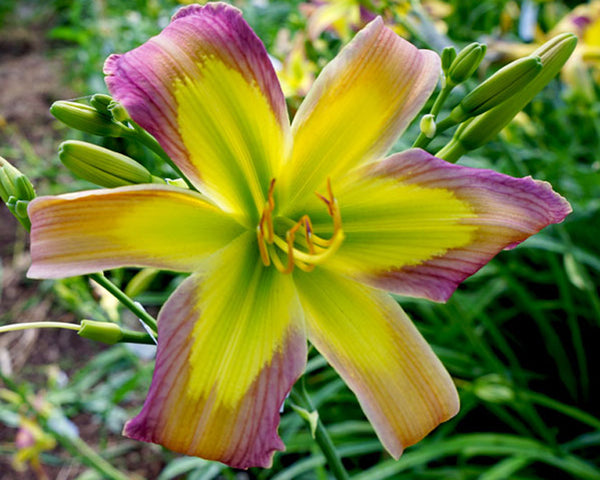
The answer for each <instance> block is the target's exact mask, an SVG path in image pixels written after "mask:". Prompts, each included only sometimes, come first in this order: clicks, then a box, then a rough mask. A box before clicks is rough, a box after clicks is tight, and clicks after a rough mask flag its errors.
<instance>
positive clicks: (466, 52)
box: [446, 42, 487, 86]
mask: <svg viewBox="0 0 600 480" xmlns="http://www.w3.org/2000/svg"><path fill="white" fill-rule="evenodd" d="M486 48H487V47H486V46H485V45H484V44H483V43H477V42H475V43H471V44H470V45H467V46H466V47H465V48H463V49H462V50H461V51H460V53H459V54H458V55H457V56H456V58H455V59H454V61H453V62H452V64H451V65H450V68H449V69H448V75H447V77H446V85H448V86H456V85H458V84H460V83H462V82H464V81H465V80H467V79H468V78H470V77H471V75H473V74H474V73H475V70H477V67H479V64H480V63H481V61H482V60H483V57H484V56H485V51H486Z"/></svg>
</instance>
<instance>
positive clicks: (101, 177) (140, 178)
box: [58, 140, 155, 188]
mask: <svg viewBox="0 0 600 480" xmlns="http://www.w3.org/2000/svg"><path fill="white" fill-rule="evenodd" d="M58 157H59V158H60V161H61V162H62V163H63V164H64V165H65V166H66V167H67V168H68V169H69V170H71V171H72V172H73V173H74V174H75V175H77V176H78V177H81V178H83V179H85V180H88V181H90V182H92V183H95V184H96V185H100V186H101V187H107V188H113V187H120V186H124V185H135V184H138V183H154V182H155V177H153V176H152V174H151V173H150V172H149V171H148V170H146V169H145V168H144V167H143V166H142V165H140V164H139V163H137V162H136V161H135V160H132V159H131V158H129V157H127V156H125V155H123V154H121V153H117V152H113V151H112V150H108V149H107V148H104V147H100V146H98V145H94V144H91V143H87V142H80V141H77V140H69V141H67V142H64V143H62V144H61V146H60V148H59V151H58Z"/></svg>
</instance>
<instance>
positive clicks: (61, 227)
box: [29, 3, 570, 468]
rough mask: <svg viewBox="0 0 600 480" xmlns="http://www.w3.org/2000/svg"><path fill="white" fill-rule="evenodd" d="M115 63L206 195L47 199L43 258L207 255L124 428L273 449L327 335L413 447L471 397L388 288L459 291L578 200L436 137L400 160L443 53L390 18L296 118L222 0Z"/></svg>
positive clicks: (259, 455) (34, 269) (332, 72)
mask: <svg viewBox="0 0 600 480" xmlns="http://www.w3.org/2000/svg"><path fill="white" fill-rule="evenodd" d="M105 73H106V75H107V79H106V81H107V84H108V87H109V90H110V91H111V93H112V95H113V96H114V97H115V98H116V99H117V100H118V101H119V102H122V104H123V105H124V106H125V107H126V108H127V110H128V112H129V113H130V115H131V117H132V118H133V119H134V120H135V121H136V122H137V123H139V124H140V125H141V126H142V127H143V128H145V129H147V130H148V131H149V132H150V133H152V134H153V135H154V136H155V137H156V139H157V140H158V141H159V142H160V143H161V145H162V146H163V148H164V149H165V150H166V152H167V153H168V154H169V155H170V156H171V157H172V159H173V161H174V162H175V163H176V164H177V165H178V166H179V168H180V169H181V170H182V171H183V172H184V174H185V175H186V176H187V177H188V178H189V179H190V180H191V182H193V184H194V185H195V186H196V187H197V188H198V190H199V191H201V192H202V194H199V193H196V192H194V191H191V190H185V189H180V188H176V187H173V186H168V185H156V184H151V185H136V186H125V187H119V188H114V189H108V190H106V189H105V190H95V191H87V192H80V193H73V194H67V195H62V196H53V197H40V198H38V199H36V200H34V201H33V202H32V203H31V205H30V207H29V213H30V216H31V220H32V225H33V227H32V233H31V240H32V260H33V263H32V266H31V269H30V270H29V276H31V277H36V278H55V277H65V276H71V275H80V274H86V273H90V272H97V271H100V270H105V269H111V268H116V267H122V266H136V267H152V268H161V269H169V270H175V271H180V272H190V275H189V277H187V279H186V280H185V281H184V282H183V283H182V284H181V285H180V286H179V287H178V289H177V290H176V291H175V292H174V293H173V295H172V296H171V297H170V298H169V299H168V301H167V302H166V304H165V305H164V306H163V308H162V310H161V311H160V314H159V318H158V352H157V359H156V367H155V370H154V376H153V378H152V385H151V387H150V392H149V394H148V396H147V398H146V400H145V403H144V406H143V408H142V410H141V412H140V413H139V415H137V416H136V417H135V418H134V419H133V420H131V421H129V422H128V423H127V424H126V426H125V429H124V433H125V435H127V436H129V437H131V438H136V439H140V440H144V441H149V442H155V443H159V444H162V445H164V446H165V447H167V448H169V449H171V450H175V451H178V452H183V453H186V454H189V455H197V456H201V457H204V458H208V459H214V460H219V461H221V462H224V463H227V464H229V465H232V466H235V467H241V468H246V467H250V466H262V467H267V466H269V465H270V464H271V461H272V456H273V453H274V451H275V450H281V449H283V447H284V446H283V444H282V442H281V439H280V438H279V437H278V435H277V427H278V424H279V408H280V407H281V405H282V403H283V401H284V399H285V398H286V395H287V394H288V393H289V391H290V389H291V387H292V385H293V383H294V382H295V381H296V380H297V379H298V377H299V376H300V375H301V374H302V371H303V369H304V367H305V362H306V339H307V337H308V339H309V340H310V341H311V343H312V344H313V345H314V346H315V347H316V348H317V349H318V350H319V351H320V352H321V353H322V354H323V355H324V356H325V358H326V359H327V360H328V361H329V362H330V363H331V365H332V366H333V367H334V368H335V369H336V370H337V371H338V372H339V374H340V375H341V376H342V377H343V379H344V380H345V381H346V382H347V384H348V385H349V387H350V388H351V389H352V390H353V391H354V392H355V393H356V395H357V397H358V399H359V401H360V403H361V405H362V407H363V409H364V411H365V414H366V416H367V417H368V418H369V420H370V421H371V422H372V424H373V425H374V428H375V430H376V432H377V434H378V436H379V438H380V439H381V441H382V442H383V444H384V446H385V447H386V448H387V450H388V451H389V452H390V453H391V454H392V455H393V456H394V457H396V458H397V457H398V456H400V454H401V453H402V451H403V449H404V448H405V447H407V446H409V445H412V444H414V443H415V442H417V441H419V440H420V439H421V438H423V437H424V436H425V435H426V434H427V433H428V432H430V431H431V430H432V429H433V428H435V427H436V426H437V425H438V424H439V423H440V422H443V421H445V420H447V419H448V418H450V417H452V416H453V415H454V414H455V413H456V412H457V410H458V396H457V392H456V389H455V387H454V385H453V382H452V380H451V378H450V376H449V375H448V373H447V372H446V370H445V369H444V367H443V366H442V364H441V363H440V361H439V360H438V359H437V358H436V356H435V355H434V353H433V352H432V350H431V348H430V347H429V346H428V345H427V343H426V342H425V340H424V339H423V337H422V336H421V335H420V334H419V332H418V330H417V329H416V328H415V327H414V325H413V324H412V322H411V321H410V319H409V318H408V317H407V316H406V314H405V313H404V312H403V311H402V309H401V308H400V307H399V305H398V304H397V302H396V301H395V300H393V299H392V298H391V297H390V296H389V295H388V294H387V293H386V292H385V291H383V289H385V290H390V291H392V292H396V293H399V294H403V295H412V296H415V297H425V298H430V299H432V300H434V301H444V300H446V299H447V298H448V297H449V296H450V295H451V294H452V292H453V291H454V290H455V289H456V287H457V286H458V284H459V283H460V282H461V281H462V280H464V279H465V278H466V277H468V276H469V275H471V274H472V273H474V272H475V271H477V270H478V269H479V268H480V267H481V266H482V265H484V264H485V263H486V262H487V261H489V260H490V258H491V257H493V256H494V255H496V254H497V253H498V252H499V251H500V250H502V249H503V248H505V247H512V246H514V245H516V244H518V243H519V242H521V241H522V240H524V239H525V238H527V237H528V236H529V235H532V234H533V233H535V232H537V231H539V230H540V229H541V228H543V227H544V226H546V225H548V224H550V223H554V222H560V221H562V219H563V218H564V217H565V216H566V215H567V214H568V212H569V211H570V207H569V205H568V203H567V202H566V201H565V200H564V199H563V198H562V197H560V196H559V195H557V194H556V193H554V192H553V191H552V189H551V187H550V185H549V184H547V183H544V182H539V181H536V180H532V179H531V178H522V179H516V178H511V177H508V176H506V175H501V174H498V173H495V172H493V171H489V170H479V169H473V168H467V167H462V166H457V165H452V164H449V163H446V162H444V161H443V160H440V159H437V158H435V157H433V156H431V155H429V154H428V153H426V152H424V151H422V150H409V151H407V152H404V153H400V154H395V155H391V156H389V157H387V158H384V156H385V154H386V152H388V151H389V149H390V148H391V147H392V145H393V144H394V143H395V141H396V140H397V138H398V137H399V135H400V134H401V133H402V132H403V130H404V129H405V128H406V126H407V125H408V124H409V123H410V121H411V120H412V119H413V118H414V117H415V115H416V114H417V113H418V112H419V110H420V109H421V107H422V106H423V104H424V102H425V101H426V99H427V98H428V97H429V96H430V94H431V92H432V90H433V89H434V87H435V85H436V82H437V81H438V76H439V73H440V62H439V57H438V56H437V55H436V54H435V53H433V52H431V51H425V50H418V49H417V48H415V47H414V46H412V45H411V44H410V43H408V42H407V41H405V40H403V39H401V38H400V37H398V36H397V35H396V34H394V33H393V32H392V31H391V30H389V29H387V28H386V27H384V25H383V23H382V21H381V20H380V19H375V20H374V21H372V22H371V23H370V24H369V25H368V26H367V27H366V28H365V29H363V30H362V31H361V32H360V33H359V34H358V35H357V36H356V37H355V38H354V40H352V42H350V44H349V45H348V46H347V47H346V48H344V49H343V50H342V51H341V52H340V54H339V55H338V56H337V57H336V58H335V59H334V60H333V61H332V62H331V63H330V64H329V65H328V66H327V67H326V68H325V69H324V70H323V71H322V73H321V75H320V76H319V77H318V79H317V80H316V82H315V84H314V85H313V87H312V88H311V90H310V92H309V93H308V95H307V97H306V99H305V101H304V102H303V103H302V105H301V106H300V108H299V110H298V112H297V114H296V116H295V118H294V120H293V122H292V124H291V126H290V124H289V121H288V115H287V112H286V106H285V101H284V97H283V95H282V92H281V88H280V86H279V84H278V82H277V77H276V75H275V72H274V71H273V67H272V65H271V62H270V60H269V57H268V56H267V53H266V51H265V48H264V46H263V44H262V43H261V42H260V40H259V39H258V38H257V37H256V35H255V34H254V33H253V32H252V30H251V29H250V27H249V26H248V25H247V24H246V23H245V21H244V20H243V18H242V16H241V13H240V12H239V11H238V10H237V9H235V8H233V7H230V6H228V5H226V4H223V3H214V4H207V5H206V6H198V5H195V6H190V7H186V8H183V9H182V10H180V11H179V12H178V13H177V14H176V15H175V16H174V17H173V19H172V22H171V23H170V25H169V26H167V27H166V28H165V29H164V31H163V32H162V33H160V34H159V35H158V36H156V37H154V38H152V39H150V40H149V41H148V42H147V43H145V44H143V45H142V46H140V47H138V48H136V49H134V50H132V51H130V52H128V53H125V54H123V55H113V56H111V57H110V58H109V59H108V60H107V62H106V65H105ZM315 192H318V194H319V195H315Z"/></svg>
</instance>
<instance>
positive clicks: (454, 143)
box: [435, 138, 467, 163]
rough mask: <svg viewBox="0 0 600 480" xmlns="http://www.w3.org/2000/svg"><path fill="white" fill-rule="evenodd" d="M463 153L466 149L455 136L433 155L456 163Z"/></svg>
mask: <svg viewBox="0 0 600 480" xmlns="http://www.w3.org/2000/svg"><path fill="white" fill-rule="evenodd" d="M465 153H467V149H466V148H465V147H463V146H462V144H461V143H460V142H459V141H458V140H456V138H453V139H452V140H450V142H448V143H447V144H446V146H445V147H443V148H442V149H441V150H439V151H438V152H437V153H436V154H435V156H436V157H438V158H441V159H442V160H446V161H447V162H450V163H456V162H457V161H458V160H459V159H460V157H462V156H463V155H464V154H465Z"/></svg>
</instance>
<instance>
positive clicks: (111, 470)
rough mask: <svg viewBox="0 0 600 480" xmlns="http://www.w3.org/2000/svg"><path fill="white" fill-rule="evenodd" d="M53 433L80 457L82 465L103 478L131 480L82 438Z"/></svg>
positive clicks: (62, 443)
mask: <svg viewBox="0 0 600 480" xmlns="http://www.w3.org/2000/svg"><path fill="white" fill-rule="evenodd" d="M52 433H53V434H54V436H55V437H56V439H57V440H58V441H59V442H60V443H61V445H62V446H63V447H65V448H66V449H67V450H69V451H70V452H71V454H72V455H74V456H75V457H76V458H77V457H79V458H80V459H81V463H84V464H85V465H87V466H88V467H91V468H93V469H94V470H96V471H97V472H98V473H99V474H100V475H102V478H106V479H109V480H130V478H131V477H130V476H128V475H125V474H124V473H121V472H120V471H119V470H117V469H116V468H115V467H113V466H112V465H111V464H110V463H109V462H107V461H106V460H105V459H104V458H102V457H101V456H100V455H98V454H97V453H96V452H95V451H94V449H93V448H91V447H90V446H89V445H88V444H87V443H86V442H84V441H83V440H82V439H81V438H80V437H67V436H66V435H61V434H60V433H57V432H55V431H53V432H52Z"/></svg>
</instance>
